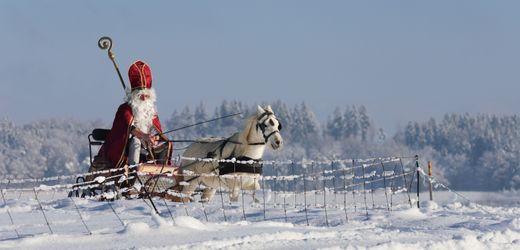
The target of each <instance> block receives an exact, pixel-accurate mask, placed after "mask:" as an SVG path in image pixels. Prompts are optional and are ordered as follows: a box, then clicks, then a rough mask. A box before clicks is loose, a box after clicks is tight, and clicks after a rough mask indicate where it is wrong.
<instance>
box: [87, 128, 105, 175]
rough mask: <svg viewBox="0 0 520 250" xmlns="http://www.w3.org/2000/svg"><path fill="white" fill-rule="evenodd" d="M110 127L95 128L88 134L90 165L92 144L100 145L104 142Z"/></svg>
mask: <svg viewBox="0 0 520 250" xmlns="http://www.w3.org/2000/svg"><path fill="white" fill-rule="evenodd" d="M109 132H110V129H104V128H95V129H94V130H92V133H90V134H89V135H88V149H89V152H90V166H92V160H93V158H92V146H101V145H103V143H104V142H105V139H106V138H107V135H108V133H109Z"/></svg>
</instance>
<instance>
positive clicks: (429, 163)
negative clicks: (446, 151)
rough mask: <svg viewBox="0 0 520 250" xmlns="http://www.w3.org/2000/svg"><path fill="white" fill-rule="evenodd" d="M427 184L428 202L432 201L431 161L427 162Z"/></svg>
mask: <svg viewBox="0 0 520 250" xmlns="http://www.w3.org/2000/svg"><path fill="white" fill-rule="evenodd" d="M428 183H429V184H430V201H433V189H432V161H428Z"/></svg>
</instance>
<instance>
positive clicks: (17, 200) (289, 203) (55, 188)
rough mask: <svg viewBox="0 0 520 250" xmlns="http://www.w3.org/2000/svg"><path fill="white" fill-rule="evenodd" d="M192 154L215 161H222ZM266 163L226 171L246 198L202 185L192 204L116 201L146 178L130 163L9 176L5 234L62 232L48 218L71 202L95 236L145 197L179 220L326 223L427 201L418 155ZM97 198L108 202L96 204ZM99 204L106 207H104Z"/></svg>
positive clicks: (58, 222) (5, 183)
mask: <svg viewBox="0 0 520 250" xmlns="http://www.w3.org/2000/svg"><path fill="white" fill-rule="evenodd" d="M184 159H191V158H184ZM178 160H180V158H179V159H178ZM191 160H197V161H215V160H214V159H191ZM219 162H235V163H241V164H253V163H258V162H254V161H243V162H240V161H237V160H236V159H228V160H219ZM260 164H262V167H263V175H248V176H245V175H234V174H228V175H224V176H220V178H234V179H235V180H238V181H237V182H236V183H238V185H239V186H238V187H235V188H238V190H239V193H240V198H239V199H238V200H232V199H231V198H230V191H229V190H227V189H225V188H224V187H223V186H220V187H219V188H218V189H217V191H216V194H215V196H214V198H213V199H212V200H210V201H207V202H200V201H201V196H202V191H198V192H196V193H195V194H194V195H193V196H192V197H191V198H192V199H193V200H194V201H196V202H191V203H188V202H171V201H168V200H167V199H160V198H159V197H155V198H154V199H135V200H131V201H127V200H126V199H122V200H117V199H116V200H115V201H113V200H114V199H115V198H117V197H118V193H120V192H121V191H122V190H120V189H118V188H117V186H118V184H119V183H122V182H124V181H127V180H131V179H132V178H135V177H139V178H144V176H145V175H144V174H143V173H139V172H137V171H136V169H137V168H136V167H137V166H130V167H129V168H128V170H127V171H129V173H130V174H125V173H123V174H122V173H121V171H122V170H124V169H113V170H109V171H98V172H95V173H83V174H78V175H70V176H55V177H46V178H39V179H18V180H15V179H12V180H2V181H0V185H1V194H2V200H3V206H2V207H0V209H3V210H4V211H5V213H6V214H7V215H8V217H9V220H0V221H3V222H5V224H6V225H2V226H1V227H0V233H3V232H6V231H9V232H11V233H13V235H15V236H16V237H20V235H21V233H20V231H38V229H39V230H40V233H51V234H53V233H54V232H55V231H56V230H58V231H59V228H60V227H61V226H60V225H63V224H67V223H65V222H63V221H61V220H60V218H56V216H54V215H53V216H48V213H49V212H52V213H51V214H54V212H55V211H56V209H60V208H64V207H70V208H72V209H68V211H74V213H75V214H76V215H75V216H77V219H78V220H74V221H75V222H74V223H76V224H78V225H82V226H83V228H84V229H83V231H84V232H85V233H87V234H92V228H93V227H94V228H95V225H92V224H93V223H95V219H94V218H93V217H94V216H99V215H100V214H104V215H103V216H107V217H110V218H112V219H113V220H114V221H115V223H117V224H120V225H121V226H122V227H124V226H125V223H126V222H127V221H128V218H127V219H124V218H121V217H122V216H121V213H122V212H124V210H125V209H124V208H125V206H119V207H118V208H115V207H114V204H121V202H122V201H124V202H134V203H141V205H142V206H143V207H144V208H149V209H150V214H152V213H154V212H153V210H152V206H154V207H155V206H157V208H158V210H159V215H160V216H162V217H164V218H171V220H173V221H175V217H177V216H180V215H186V216H192V217H195V218H197V219H199V220H202V221H214V222H220V221H261V220H274V221H285V222H288V221H291V222H292V223H297V224H298V223H300V224H304V225H318V226H335V225H340V224H345V223H348V221H349V220H350V219H352V218H354V217H359V216H366V217H368V216H369V214H370V211H372V210H376V209H377V210H388V211H392V210H393V209H394V208H395V207H396V206H398V205H399V206H403V205H405V206H413V203H414V202H415V201H417V203H418V202H419V197H417V199H415V198H412V195H411V194H412V192H413V191H414V187H415V189H417V188H419V185H413V183H418V182H419V181H421V179H419V178H416V177H415V176H416V173H420V172H421V171H419V169H420V168H418V158H417V157H387V158H370V159H341V160H326V161H324V160H320V161H317V160H301V161H262V162H260ZM132 173H135V174H136V175H133V174H132ZM206 175H208V176H215V175H216V174H215V173H211V174H206ZM106 176H108V177H106ZM164 176H165V177H166V179H167V180H168V179H169V180H172V179H173V178H174V177H175V176H173V175H172V174H171V173H170V174H169V175H168V174H167V175H164ZM177 176H178V175H177ZM190 176H193V174H191V175H190ZM417 176H418V175H417ZM78 177H81V178H85V177H91V178H90V179H91V180H90V181H88V182H86V184H83V185H76V183H75V180H76V179H77V178H78ZM139 178H138V179H139ZM245 178H254V179H258V182H259V183H260V187H261V188H260V189H258V190H246V189H244V188H242V186H241V183H243V181H244V180H245ZM195 181H197V182H198V183H197V184H198V187H199V189H200V190H202V189H203V188H205V186H204V185H203V184H202V183H201V182H200V180H199V179H195ZM219 184H220V182H219ZM87 189H99V190H101V192H100V193H99V194H97V195H94V196H90V197H87V198H85V199H86V200H87V201H89V202H88V203H85V202H84V199H79V198H75V197H67V194H68V192H76V193H78V194H81V193H82V192H83V191H84V190H87ZM415 191H418V190H415ZM168 193H169V194H171V195H174V196H175V195H177V196H182V194H179V193H178V192H176V191H173V190H169V191H168ZM418 194H419V192H417V195H418ZM91 200H93V201H100V202H90V201H91ZM22 203H23V204H29V205H28V209H29V210H30V211H31V213H40V214H41V218H42V219H43V221H44V222H45V223H40V224H34V222H32V223H31V222H30V221H24V220H23V219H21V218H15V217H13V211H11V209H10V208H11V207H16V208H17V209H16V211H14V214H16V213H17V211H18V210H19V206H17V205H18V204H22ZM65 203H66V204H65ZM153 203H155V204H153ZM64 204H65V205H64ZM91 206H100V207H101V208H99V209H96V208H92V207H91ZM100 211H102V212H101V213H100ZM110 214H112V215H110ZM340 214H341V215H340ZM331 215H332V216H331ZM79 221H81V223H79ZM36 234H37V233H36Z"/></svg>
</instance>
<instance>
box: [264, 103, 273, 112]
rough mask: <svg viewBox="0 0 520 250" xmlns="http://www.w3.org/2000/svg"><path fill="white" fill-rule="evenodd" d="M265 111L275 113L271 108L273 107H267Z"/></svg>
mask: <svg viewBox="0 0 520 250" xmlns="http://www.w3.org/2000/svg"><path fill="white" fill-rule="evenodd" d="M265 110H266V111H269V112H271V113H273V109H272V108H271V105H267V107H265Z"/></svg>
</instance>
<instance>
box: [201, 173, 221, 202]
mask: <svg viewBox="0 0 520 250" xmlns="http://www.w3.org/2000/svg"><path fill="white" fill-rule="evenodd" d="M218 181H219V180H218V177H214V176H212V177H206V178H205V179H204V180H203V181H202V184H204V186H206V187H205V188H204V190H203V191H202V196H201V197H200V199H201V201H202V202H208V201H210V200H211V199H213V196H215V193H216V192H217V189H216V187H218Z"/></svg>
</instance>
